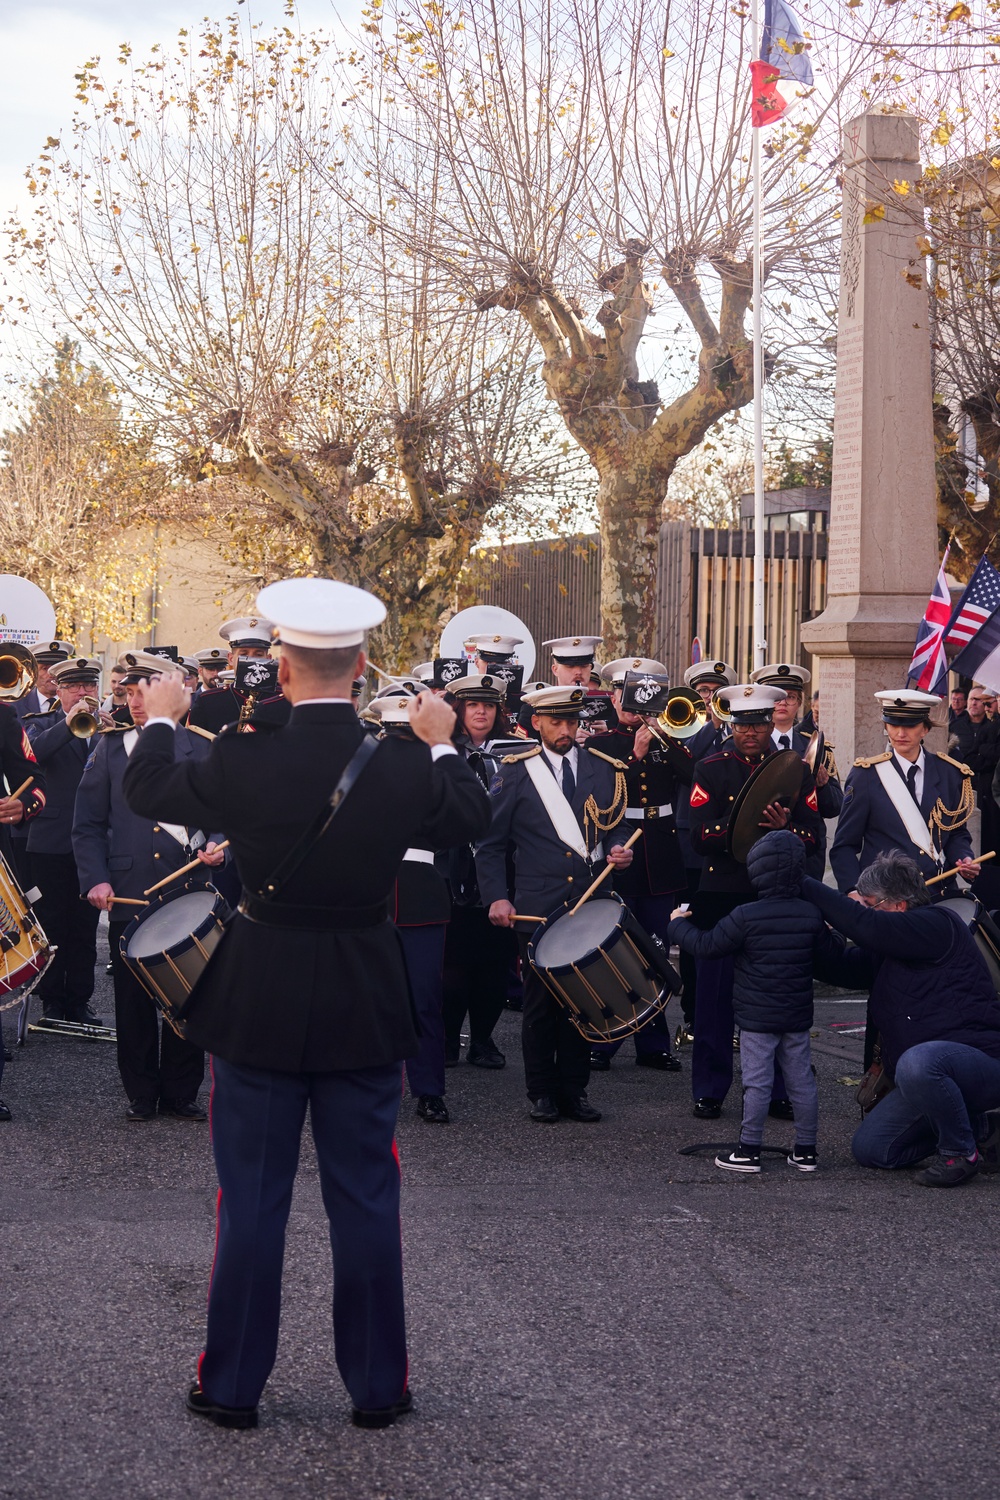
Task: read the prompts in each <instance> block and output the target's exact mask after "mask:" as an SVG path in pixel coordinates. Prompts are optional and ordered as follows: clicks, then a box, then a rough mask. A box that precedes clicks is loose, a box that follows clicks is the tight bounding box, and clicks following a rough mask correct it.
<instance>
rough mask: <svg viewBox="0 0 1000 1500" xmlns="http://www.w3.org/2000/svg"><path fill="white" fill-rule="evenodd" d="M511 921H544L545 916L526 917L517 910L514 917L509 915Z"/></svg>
mask: <svg viewBox="0 0 1000 1500" xmlns="http://www.w3.org/2000/svg"><path fill="white" fill-rule="evenodd" d="M510 920H511V921H512V922H544V921H545V920H546V918H545V917H526V916H525V915H524V913H523V912H518V914H517V916H516V917H511V919H510Z"/></svg>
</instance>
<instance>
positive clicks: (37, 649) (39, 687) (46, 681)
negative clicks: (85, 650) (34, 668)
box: [12, 641, 76, 719]
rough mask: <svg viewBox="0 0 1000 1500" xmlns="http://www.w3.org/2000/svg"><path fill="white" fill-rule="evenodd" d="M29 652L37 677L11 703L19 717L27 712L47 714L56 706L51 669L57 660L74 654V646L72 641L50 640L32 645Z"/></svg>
mask: <svg viewBox="0 0 1000 1500" xmlns="http://www.w3.org/2000/svg"><path fill="white" fill-rule="evenodd" d="M31 654H32V656H33V657H34V658H35V661H36V662H37V663H38V677H37V678H36V680H35V686H34V687H33V688H31V690H30V691H29V692H27V693H25V695H24V697H23V698H18V699H17V700H16V702H15V703H14V704H13V705H12V706H13V709H14V712H15V713H16V714H17V717H18V718H19V719H23V718H25V717H26V716H27V715H28V714H47V713H48V711H49V709H50V708H54V707H55V706H56V704H57V702H58V690H57V688H56V683H55V678H54V677H53V676H52V670H51V669H52V668H53V667H54V666H55V665H56V663H57V662H61V661H68V660H69V658H70V657H71V656H75V655H76V647H75V646H74V645H73V642H72V641H50V642H49V643H48V644H47V645H44V646H32V647H31Z"/></svg>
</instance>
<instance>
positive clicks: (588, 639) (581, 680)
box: [517, 635, 602, 739]
mask: <svg viewBox="0 0 1000 1500" xmlns="http://www.w3.org/2000/svg"><path fill="white" fill-rule="evenodd" d="M601 639H602V638H601V636H599V635H565V636H557V637H556V639H555V640H552V641H543V642H542V650H543V651H545V650H548V651H550V652H551V653H552V658H551V675H552V681H553V683H555V685H556V686H557V687H582V688H584V689H585V690H586V691H587V692H588V693H589V692H591V691H593V689H592V687H591V681H590V678H591V673H592V672H593V670H594V658H595V656H596V654H597V648H598V646H599V645H600V644H601ZM521 697H522V702H521V709H520V712H519V714H518V720H517V722H518V727H519V728H521V729H523V730H524V732H525V734H526V735H530V734H531V732H532V730H531V721H532V708H531V704H530V703H529V702H528V694H527V693H522V695H521ZM537 737H538V736H537V734H536V735H535V736H534V738H536V739H537Z"/></svg>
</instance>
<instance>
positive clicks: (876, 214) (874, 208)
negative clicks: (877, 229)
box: [861, 203, 885, 224]
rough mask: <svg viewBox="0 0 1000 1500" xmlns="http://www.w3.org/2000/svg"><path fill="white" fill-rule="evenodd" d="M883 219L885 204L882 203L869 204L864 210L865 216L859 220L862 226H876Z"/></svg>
mask: <svg viewBox="0 0 1000 1500" xmlns="http://www.w3.org/2000/svg"><path fill="white" fill-rule="evenodd" d="M884 218H885V204H884V203H869V205H868V207H867V208H866V209H865V216H864V218H863V219H862V220H861V222H862V224H877V223H878V221H879V220H880V219H884Z"/></svg>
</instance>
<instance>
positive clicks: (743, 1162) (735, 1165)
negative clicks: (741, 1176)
mask: <svg viewBox="0 0 1000 1500" xmlns="http://www.w3.org/2000/svg"><path fill="white" fill-rule="evenodd" d="M715 1165H716V1166H717V1167H722V1168H723V1170H724V1171H726V1172H759V1171H760V1147H759V1146H745V1145H744V1144H743V1142H742V1141H740V1143H739V1145H738V1146H734V1147H733V1149H732V1150H731V1151H720V1153H719V1155H718V1156H717V1157H716V1158H715Z"/></svg>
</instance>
